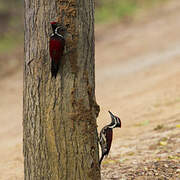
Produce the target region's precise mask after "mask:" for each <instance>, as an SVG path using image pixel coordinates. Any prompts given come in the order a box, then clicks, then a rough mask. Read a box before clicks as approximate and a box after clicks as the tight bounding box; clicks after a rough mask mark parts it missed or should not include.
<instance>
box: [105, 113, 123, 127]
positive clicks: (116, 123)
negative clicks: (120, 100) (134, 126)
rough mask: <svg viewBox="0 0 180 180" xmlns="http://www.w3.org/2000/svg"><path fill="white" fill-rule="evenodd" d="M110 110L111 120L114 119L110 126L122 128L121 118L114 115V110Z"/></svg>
mask: <svg viewBox="0 0 180 180" xmlns="http://www.w3.org/2000/svg"><path fill="white" fill-rule="evenodd" d="M108 112H109V114H110V116H111V120H112V122H111V124H109V125H108V127H109V128H116V127H119V128H121V120H120V118H119V117H117V116H115V115H113V113H112V112H110V111H108Z"/></svg>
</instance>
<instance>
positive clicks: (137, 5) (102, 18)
mask: <svg viewBox="0 0 180 180" xmlns="http://www.w3.org/2000/svg"><path fill="white" fill-rule="evenodd" d="M165 1H166V0H98V3H97V7H96V12H95V21H96V22H97V23H104V22H109V21H114V20H119V19H122V18H124V17H133V15H134V14H135V13H136V12H137V11H138V10H140V9H144V8H148V7H152V6H153V5H155V4H157V3H158V2H165Z"/></svg>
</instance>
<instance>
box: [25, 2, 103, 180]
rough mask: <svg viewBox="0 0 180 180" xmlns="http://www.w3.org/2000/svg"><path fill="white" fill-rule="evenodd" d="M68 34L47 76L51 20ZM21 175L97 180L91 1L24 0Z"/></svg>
mask: <svg viewBox="0 0 180 180" xmlns="http://www.w3.org/2000/svg"><path fill="white" fill-rule="evenodd" d="M55 19H56V20H57V21H59V22H60V23H62V24H64V25H65V26H67V27H68V34H69V36H68V37H70V38H69V39H67V42H66V51H68V50H70V49H73V51H71V52H70V53H69V54H68V55H67V56H65V57H63V59H62V61H61V64H60V70H59V73H58V75H57V78H56V79H55V78H51V73H50V64H51V63H50V57H49V49H48V44H49V42H48V41H49V34H50V32H51V27H50V21H52V20H55ZM24 42H25V44H24V47H25V61H24V96H23V97H24V99H23V102H24V105H23V107H24V108H23V128H24V130H23V143H24V145H23V150H24V179H27V180H28V179H31V180H38V179H50V180H54V179H55V180H56V179H58V180H64V179H66V180H67V179H68V180H71V179H74V180H81V179H83V180H98V179H100V169H99V165H98V159H99V152H98V136H97V124H96V117H97V116H98V113H99V106H98V105H97V104H96V100H95V76H94V0H86V1H84V0H25V41H24Z"/></svg>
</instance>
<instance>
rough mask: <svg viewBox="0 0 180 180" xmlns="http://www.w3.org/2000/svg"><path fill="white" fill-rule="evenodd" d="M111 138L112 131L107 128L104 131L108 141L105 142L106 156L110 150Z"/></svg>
mask: <svg viewBox="0 0 180 180" xmlns="http://www.w3.org/2000/svg"><path fill="white" fill-rule="evenodd" d="M112 137H113V131H112V129H110V128H107V130H106V139H108V141H107V147H108V152H107V154H108V153H109V150H110V148H111V143H112Z"/></svg>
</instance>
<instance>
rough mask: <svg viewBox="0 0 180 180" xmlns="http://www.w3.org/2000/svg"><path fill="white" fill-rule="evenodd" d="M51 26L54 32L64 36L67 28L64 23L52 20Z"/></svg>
mask: <svg viewBox="0 0 180 180" xmlns="http://www.w3.org/2000/svg"><path fill="white" fill-rule="evenodd" d="M51 27H52V30H53V33H55V34H57V35H62V36H64V34H65V32H66V28H65V27H64V26H63V25H62V24H60V23H58V22H51Z"/></svg>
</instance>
